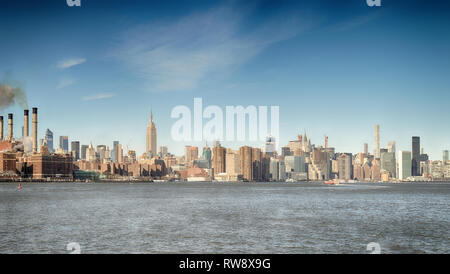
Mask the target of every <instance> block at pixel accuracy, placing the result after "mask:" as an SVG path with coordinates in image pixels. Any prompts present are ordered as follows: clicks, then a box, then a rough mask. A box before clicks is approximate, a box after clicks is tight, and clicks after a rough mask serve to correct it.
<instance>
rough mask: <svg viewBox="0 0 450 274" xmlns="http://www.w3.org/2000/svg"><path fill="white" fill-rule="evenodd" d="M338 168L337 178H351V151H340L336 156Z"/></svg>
mask: <svg viewBox="0 0 450 274" xmlns="http://www.w3.org/2000/svg"><path fill="white" fill-rule="evenodd" d="M337 161H338V168H339V172H338V174H339V179H342V180H351V179H352V172H353V167H352V154H351V153H342V154H341V155H339V157H338V158H337Z"/></svg>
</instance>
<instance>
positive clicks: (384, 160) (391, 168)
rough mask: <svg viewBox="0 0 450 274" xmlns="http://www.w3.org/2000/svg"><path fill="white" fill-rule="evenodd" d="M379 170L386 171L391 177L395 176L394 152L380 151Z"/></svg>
mask: <svg viewBox="0 0 450 274" xmlns="http://www.w3.org/2000/svg"><path fill="white" fill-rule="evenodd" d="M380 162H381V171H388V172H389V176H390V177H391V178H395V177H396V163H395V152H383V153H381V159H380Z"/></svg>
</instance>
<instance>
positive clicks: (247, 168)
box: [239, 146, 278, 181]
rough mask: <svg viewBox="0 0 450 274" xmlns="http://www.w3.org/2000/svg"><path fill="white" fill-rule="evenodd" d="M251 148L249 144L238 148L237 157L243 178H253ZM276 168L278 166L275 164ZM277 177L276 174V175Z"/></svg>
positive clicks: (250, 179)
mask: <svg viewBox="0 0 450 274" xmlns="http://www.w3.org/2000/svg"><path fill="white" fill-rule="evenodd" d="M252 154H253V149H252V148H251V147H249V146H243V147H241V148H239V159H240V161H241V173H242V177H243V178H244V179H245V180H248V181H252V180H253V165H252ZM277 168H278V166H277ZM277 178H278V175H277Z"/></svg>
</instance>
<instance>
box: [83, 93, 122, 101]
mask: <svg viewBox="0 0 450 274" xmlns="http://www.w3.org/2000/svg"><path fill="white" fill-rule="evenodd" d="M114 96H116V94H114V93H97V94H92V95H88V96H84V97H83V98H81V99H82V100H83V101H93V100H101V99H108V98H111V97H114Z"/></svg>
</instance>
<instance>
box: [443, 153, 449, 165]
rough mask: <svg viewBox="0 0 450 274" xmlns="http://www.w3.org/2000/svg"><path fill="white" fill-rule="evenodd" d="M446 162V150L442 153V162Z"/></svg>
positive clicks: (447, 157)
mask: <svg viewBox="0 0 450 274" xmlns="http://www.w3.org/2000/svg"><path fill="white" fill-rule="evenodd" d="M448 160H449V154H448V150H444V151H442V161H443V162H444V163H445V161H448Z"/></svg>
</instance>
